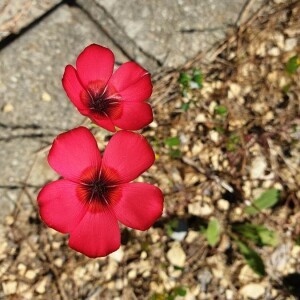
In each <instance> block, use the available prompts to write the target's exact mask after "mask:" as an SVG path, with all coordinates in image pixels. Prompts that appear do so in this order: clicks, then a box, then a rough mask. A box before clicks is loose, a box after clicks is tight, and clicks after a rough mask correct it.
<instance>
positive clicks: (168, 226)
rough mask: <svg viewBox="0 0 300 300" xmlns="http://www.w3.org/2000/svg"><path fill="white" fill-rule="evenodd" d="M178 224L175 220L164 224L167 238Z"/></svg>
mask: <svg viewBox="0 0 300 300" xmlns="http://www.w3.org/2000/svg"><path fill="white" fill-rule="evenodd" d="M178 222H179V221H178V220H177V219H173V220H170V221H169V222H168V223H167V224H166V231H167V234H168V235H169V236H171V235H172V233H173V232H174V230H175V229H176V228H177V226H178Z"/></svg>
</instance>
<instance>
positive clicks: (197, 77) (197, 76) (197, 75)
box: [192, 69, 203, 88]
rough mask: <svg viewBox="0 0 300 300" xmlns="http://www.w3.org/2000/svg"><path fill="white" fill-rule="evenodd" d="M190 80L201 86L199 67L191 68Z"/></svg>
mask: <svg viewBox="0 0 300 300" xmlns="http://www.w3.org/2000/svg"><path fill="white" fill-rule="evenodd" d="M192 81H193V82H195V83H196V84H197V86H198V88H202V87H203V74H202V72H201V71H200V70H199V69H194V70H193V78H192Z"/></svg>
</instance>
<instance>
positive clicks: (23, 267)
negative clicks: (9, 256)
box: [18, 263, 27, 276]
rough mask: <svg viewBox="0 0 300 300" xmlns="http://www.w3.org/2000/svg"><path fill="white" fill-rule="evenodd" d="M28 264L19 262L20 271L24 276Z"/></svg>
mask: <svg viewBox="0 0 300 300" xmlns="http://www.w3.org/2000/svg"><path fill="white" fill-rule="evenodd" d="M26 269H27V268H26V266H25V265H24V264H22V263H20V264H18V273H19V274H20V275H21V276H23V275H24V274H25V272H26Z"/></svg>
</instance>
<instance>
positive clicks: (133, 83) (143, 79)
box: [109, 62, 152, 101]
mask: <svg viewBox="0 0 300 300" xmlns="http://www.w3.org/2000/svg"><path fill="white" fill-rule="evenodd" d="M109 84H111V85H113V86H114V88H115V89H116V90H117V91H118V93H119V94H120V95H121V96H122V98H123V99H125V100H129V101H145V100H147V99H148V98H150V96H151V93H152V83H151V76H150V74H149V73H148V72H147V71H146V70H145V69H143V68H142V67H141V66H139V65H138V64H136V63H135V62H127V63H125V64H123V65H121V66H120V67H119V69H117V70H116V72H115V73H114V74H113V75H112V77H111V79H110V80H109Z"/></svg>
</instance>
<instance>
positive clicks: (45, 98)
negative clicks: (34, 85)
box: [42, 92, 51, 102]
mask: <svg viewBox="0 0 300 300" xmlns="http://www.w3.org/2000/svg"><path fill="white" fill-rule="evenodd" d="M42 100H43V101H45V102H50V101H51V96H50V94H48V93H47V92H43V93H42Z"/></svg>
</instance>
